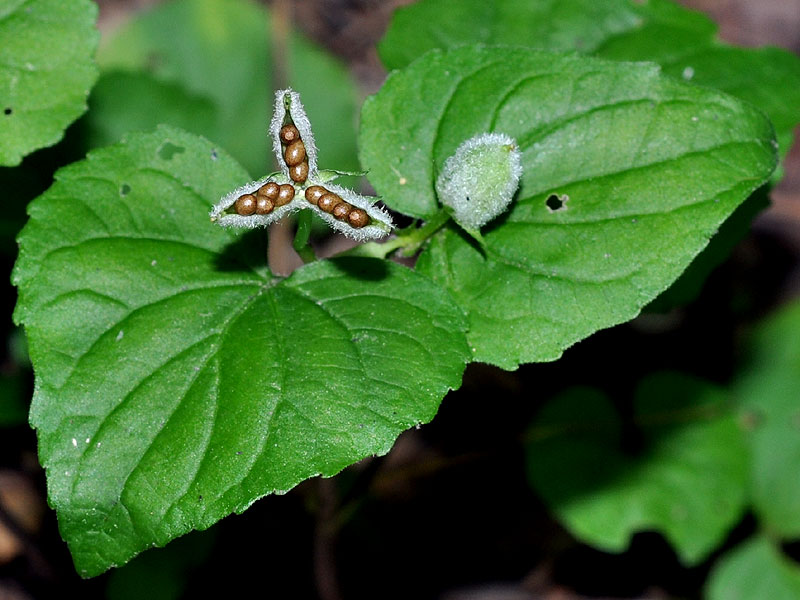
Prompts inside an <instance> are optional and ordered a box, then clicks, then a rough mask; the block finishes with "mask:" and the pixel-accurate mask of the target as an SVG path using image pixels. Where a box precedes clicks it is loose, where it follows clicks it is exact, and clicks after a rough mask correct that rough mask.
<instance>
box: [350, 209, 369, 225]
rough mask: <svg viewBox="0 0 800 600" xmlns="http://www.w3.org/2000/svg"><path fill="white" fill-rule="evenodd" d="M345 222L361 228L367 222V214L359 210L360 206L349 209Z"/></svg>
mask: <svg viewBox="0 0 800 600" xmlns="http://www.w3.org/2000/svg"><path fill="white" fill-rule="evenodd" d="M347 222H348V223H350V225H352V226H353V227H356V228H361V227H364V226H365V225H366V224H367V223H369V216H368V215H367V213H366V211H364V210H361V209H360V208H355V209H353V210H351V211H350V214H349V215H347Z"/></svg>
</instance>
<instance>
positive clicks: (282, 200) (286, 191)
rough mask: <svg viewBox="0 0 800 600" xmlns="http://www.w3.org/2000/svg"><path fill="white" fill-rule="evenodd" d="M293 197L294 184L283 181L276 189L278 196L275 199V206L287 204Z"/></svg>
mask: <svg viewBox="0 0 800 600" xmlns="http://www.w3.org/2000/svg"><path fill="white" fill-rule="evenodd" d="M292 198H294V186H293V185H292V184H290V183H284V184H282V185H281V187H280V189H279V190H278V197H277V198H276V199H275V206H283V205H284V204H289V202H291V201H292Z"/></svg>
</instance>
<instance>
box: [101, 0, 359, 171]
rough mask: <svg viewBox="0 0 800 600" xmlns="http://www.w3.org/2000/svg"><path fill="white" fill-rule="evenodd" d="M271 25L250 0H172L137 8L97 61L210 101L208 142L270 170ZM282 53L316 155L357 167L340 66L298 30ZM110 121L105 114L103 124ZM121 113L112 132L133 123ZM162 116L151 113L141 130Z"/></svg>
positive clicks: (350, 106) (350, 107) (347, 86)
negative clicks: (214, 117) (214, 114)
mask: <svg viewBox="0 0 800 600" xmlns="http://www.w3.org/2000/svg"><path fill="white" fill-rule="evenodd" d="M178 24H179V25H178ZM269 29H270V22H269V13H267V11H266V10H265V9H264V8H263V7H261V6H259V5H257V4H255V3H253V2H250V1H249V0H174V1H171V2H166V3H164V4H162V5H160V6H158V7H157V8H155V9H153V10H151V11H149V12H145V13H142V14H141V15H140V16H139V17H137V18H136V19H135V20H134V21H132V22H131V23H130V24H128V25H127V26H126V27H124V28H123V29H122V30H121V31H119V32H117V33H116V34H115V35H113V36H112V37H111V39H110V41H109V43H108V44H106V45H104V46H103V47H101V49H100V52H99V55H98V61H99V63H100V66H101V68H103V70H104V71H110V70H119V69H122V70H132V71H142V70H143V71H147V72H149V73H151V74H152V75H154V76H155V77H157V78H158V79H161V80H164V81H168V82H170V83H171V84H173V85H177V86H181V87H183V88H184V89H185V90H186V93H187V94H189V95H192V96H199V97H205V98H208V99H210V100H211V101H212V102H214V104H215V105H216V107H217V108H218V111H219V117H218V122H217V123H215V124H214V127H215V129H214V133H213V135H212V139H213V140H214V141H216V142H218V143H220V144H221V145H222V146H223V147H224V148H225V149H226V150H227V151H229V152H230V153H231V154H233V156H234V157H235V158H236V159H237V160H238V161H239V162H240V163H242V164H243V165H244V166H245V167H246V168H247V169H248V170H249V171H250V172H251V174H253V175H254V176H260V175H261V174H263V173H266V172H268V171H272V170H273V169H272V158H271V151H270V149H271V148H272V141H271V140H270V139H268V135H267V126H268V124H269V120H270V118H271V115H272V104H273V89H272V88H273V85H274V84H273V78H272V71H271V64H270V61H271V46H270V40H269V38H268V33H269ZM287 53H288V58H289V65H288V71H289V81H290V84H291V85H292V86H293V87H294V88H295V89H296V90H297V91H299V92H300V93H301V95H302V96H303V102H304V104H305V106H306V109H307V112H308V115H309V117H310V118H311V122H312V123H313V126H314V135H315V138H316V141H317V145H318V146H319V149H320V154H319V160H320V161H321V162H322V164H325V165H328V166H330V167H335V168H340V169H354V168H357V166H358V161H357V158H356V151H355V122H356V91H355V86H354V84H353V81H352V79H351V78H350V76H349V74H348V72H347V70H346V69H345V67H344V65H342V64H341V63H340V62H339V61H337V60H336V59H334V58H333V57H331V56H330V55H329V54H327V53H326V52H325V51H323V50H322V49H320V48H318V47H317V46H315V45H313V44H311V43H310V42H308V41H307V40H305V39H304V38H302V37H301V36H299V35H297V34H293V35H292V37H291V38H290V44H289V49H288V51H287ZM107 91H108V92H109V93H110V92H112V91H113V90H107ZM117 91H118V93H119V94H120V95H122V96H123V97H122V98H120V99H118V100H115V101H114V103H115V104H117V105H122V104H130V103H134V104H135V103H137V102H140V101H142V99H144V98H142V97H141V96H140V95H139V94H137V95H136V96H134V97H130V96H128V95H127V94H125V93H124V92H125V90H123V89H121V88H118V90H117ZM144 91H146V90H144ZM113 117H114V115H113V114H111V115H108V114H107V115H104V120H105V121H108V120H109V119H111V118H113ZM125 117H126V113H121V114H120V115H117V116H116V118H117V119H118V123H116V124H114V126H113V128H114V129H121V130H130V129H132V128H134V127H141V125H142V123H141V122H140V121H139V120H138V119H137V120H135V121H127V120H126V118H125ZM168 117H169V115H163V114H161V113H160V112H158V111H154V112H153V113H152V115H151V117H150V119H151V123H149V124H148V128H151V127H153V126H155V125H156V124H157V123H160V122H165V121H164V120H163V119H166V118H168ZM89 118H90V119H91V115H89ZM170 124H176V125H180V124H181V123H172V122H171V121H170ZM208 127H209V124H208V123H205V122H200V121H198V122H197V124H196V127H193V128H191V131H194V132H195V133H200V134H209V130H208Z"/></svg>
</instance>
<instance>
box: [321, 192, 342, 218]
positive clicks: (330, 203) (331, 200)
mask: <svg viewBox="0 0 800 600" xmlns="http://www.w3.org/2000/svg"><path fill="white" fill-rule="evenodd" d="M341 201H342V199H341V198H340V197H339V196H337V195H336V194H331V193H330V192H328V193H327V194H322V197H321V198H320V199H319V201H318V202H317V206H319V208H320V210H323V211H325V212H326V213H329V212H333V208H334V207H335V206H336V205H337V204H339V202H341Z"/></svg>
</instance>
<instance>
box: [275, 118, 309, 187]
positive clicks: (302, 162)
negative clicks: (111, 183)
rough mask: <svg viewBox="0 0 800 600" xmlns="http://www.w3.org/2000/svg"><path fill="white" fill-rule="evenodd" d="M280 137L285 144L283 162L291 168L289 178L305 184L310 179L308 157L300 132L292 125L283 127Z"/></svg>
mask: <svg viewBox="0 0 800 600" xmlns="http://www.w3.org/2000/svg"><path fill="white" fill-rule="evenodd" d="M279 137H280V138H281V143H282V144H283V161H284V162H285V163H286V166H287V167H289V177H291V178H292V181H296V182H297V183H303V182H304V181H305V180H306V179H308V157H307V156H306V147H305V144H303V140H302V139H300V132H299V131H298V130H297V127H295V126H294V125H292V124H288V125H284V126H283V127H281V130H280V133H279Z"/></svg>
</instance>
